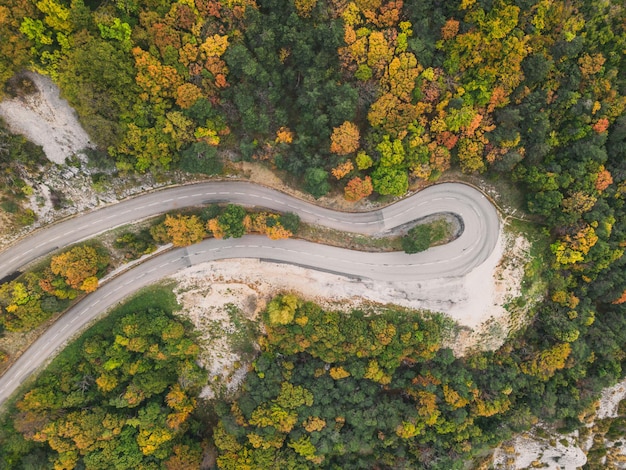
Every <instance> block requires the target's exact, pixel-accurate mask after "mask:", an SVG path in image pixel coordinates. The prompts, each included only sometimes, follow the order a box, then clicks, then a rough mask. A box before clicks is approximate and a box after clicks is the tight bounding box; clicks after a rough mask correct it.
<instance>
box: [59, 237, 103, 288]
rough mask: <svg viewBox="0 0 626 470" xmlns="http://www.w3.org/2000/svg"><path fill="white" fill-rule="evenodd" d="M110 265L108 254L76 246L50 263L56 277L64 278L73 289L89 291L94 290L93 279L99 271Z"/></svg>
mask: <svg viewBox="0 0 626 470" xmlns="http://www.w3.org/2000/svg"><path fill="white" fill-rule="evenodd" d="M108 263H109V257H108V255H106V254H103V253H99V252H98V250H96V249H95V248H94V247H92V246H75V247H74V248H72V249H71V250H68V251H66V252H65V253H61V254H60V255H57V256H54V257H53V258H52V261H51V262H50V269H51V270H52V272H53V273H54V274H56V275H59V276H62V277H63V278H64V279H65V282H67V284H68V285H69V286H70V287H72V288H73V289H83V290H85V289H86V290H87V291H89V292H90V291H91V290H94V289H93V279H90V278H93V277H95V276H96V274H97V273H98V271H99V270H101V269H104V268H105V267H106V266H107V264H108Z"/></svg>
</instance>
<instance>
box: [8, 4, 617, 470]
mask: <svg viewBox="0 0 626 470" xmlns="http://www.w3.org/2000/svg"><path fill="white" fill-rule="evenodd" d="M625 57H626V7H625V6H624V4H623V1H622V0H602V1H591V0H568V1H565V0H454V1H452V0H451V1H438V0H395V1H394V0H391V1H386V0H354V1H349V0H180V1H171V0H113V1H99V0H0V85H2V87H1V88H0V96H7V97H11V96H15V95H18V94H19V89H20V80H21V79H20V72H22V71H23V70H26V69H31V70H35V71H38V72H40V73H42V74H45V75H48V76H49V77H51V78H52V80H53V81H54V82H55V83H56V84H58V86H59V87H60V89H61V92H62V96H63V97H64V98H65V99H67V100H68V102H69V103H70V104H71V105H72V107H73V108H74V109H75V110H76V112H77V114H78V116H79V119H80V122H81V123H82V125H83V126H84V128H85V129H86V131H87V132H88V133H89V135H90V136H91V138H92V140H93V141H94V143H95V144H96V145H97V149H94V150H92V157H93V158H94V160H97V161H99V162H105V163H102V164H103V165H104V166H106V167H107V168H112V169H113V170H112V171H113V172H115V173H117V174H129V173H139V174H143V173H152V174H155V175H158V174H162V173H165V172H169V171H172V170H181V171H184V172H187V173H192V174H197V175H206V176H207V177H210V176H212V175H219V174H220V172H221V171H222V168H223V165H224V164H225V163H226V162H228V161H232V160H244V161H254V162H258V163H259V164H262V165H265V166H266V167H267V168H270V169H272V170H274V171H276V172H277V174H280V175H282V176H283V178H285V179H286V180H288V181H289V183H290V184H295V185H297V186H298V187H299V188H301V189H302V190H304V191H306V192H307V193H309V194H311V195H312V196H313V197H314V198H321V197H323V196H325V195H327V194H338V195H341V196H342V197H343V198H345V199H346V200H347V201H350V202H357V201H360V200H364V199H365V198H370V199H371V200H373V201H381V202H390V201H391V200H392V198H393V197H397V196H403V195H405V194H406V193H407V191H409V188H416V187H423V186H426V185H428V184H432V183H435V182H437V181H440V180H442V179H443V178H447V177H448V178H457V179H461V180H462V179H463V178H465V177H470V176H471V177H477V178H484V179H488V180H490V181H492V182H494V184H496V185H497V184H500V183H502V184H503V185H505V186H504V187H512V188H515V190H516V191H518V193H519V194H523V200H521V201H520V202H519V207H518V208H517V209H518V210H519V212H520V214H522V215H523V217H524V219H525V220H526V221H527V222H526V223H527V224H529V225H531V226H532V231H533V233H535V234H536V239H537V242H536V245H535V246H534V252H533V253H534V254H535V257H536V258H537V260H538V262H535V263H533V264H532V267H530V268H528V272H527V275H528V276H530V277H535V278H539V279H541V281H542V283H543V284H544V285H545V288H544V292H543V298H542V300H541V301H540V302H538V303H537V305H536V306H534V307H533V309H532V312H531V315H530V318H529V319H528V320H527V321H526V322H525V326H524V327H523V328H522V329H521V330H520V331H518V332H516V333H515V334H513V335H511V337H510V338H508V340H507V341H506V342H505V344H504V345H503V346H502V347H500V348H499V349H497V350H496V351H487V352H476V353H473V354H469V355H466V356H465V357H462V358H457V357H455V356H454V355H453V354H452V352H451V350H450V349H449V348H447V347H445V345H444V339H445V338H446V335H447V334H448V333H449V331H451V330H453V329H454V328H455V326H454V325H453V324H452V322H451V321H450V320H448V319H446V318H445V317H444V316H443V315H439V314H436V313H429V312H413V311H408V310H405V309H400V308H392V307H385V308H382V307H380V308H378V309H377V310H376V311H375V312H364V311H361V310H355V311H352V312H351V313H342V312H335V311H332V310H326V309H324V308H322V307H320V306H319V305H316V304H315V303H312V302H309V301H305V300H302V299H300V298H298V297H296V296H294V295H292V294H281V295H278V296H276V297H275V298H274V299H273V300H272V301H271V302H270V303H269V304H268V307H267V309H266V311H265V313H264V314H263V319H262V321H261V322H260V324H259V325H258V331H256V339H257V343H258V344H257V346H258V351H257V355H256V359H255V360H254V361H253V362H252V364H251V365H250V368H249V371H248V373H247V376H246V380H245V383H244V385H243V387H242V389H241V390H240V391H239V393H238V394H237V395H236V396H235V397H228V398H218V399H214V400H203V399H201V398H199V397H198V394H199V392H200V390H201V388H202V386H203V384H204V383H205V382H206V380H207V377H206V373H205V372H204V371H203V370H202V369H201V368H200V367H198V365H197V364H196V359H197V355H198V346H197V344H196V342H195V339H196V333H195V332H194V331H193V328H192V327H191V326H190V325H189V324H188V323H187V322H186V321H185V320H183V319H182V318H180V317H178V316H176V314H175V311H176V306H175V305H174V302H173V301H172V294H171V292H170V293H168V292H165V291H162V290H157V292H156V293H152V294H147V295H143V296H141V295H140V296H139V297H138V298H136V299H134V300H133V301H132V302H131V303H129V304H127V305H126V306H123V307H121V308H120V309H119V310H117V311H116V312H114V313H113V314H112V315H111V316H110V317H109V318H107V319H106V320H105V321H106V322H108V323H107V326H103V327H100V329H98V327H96V329H95V330H91V331H90V332H88V333H87V334H86V335H85V336H83V337H81V339H80V340H78V341H77V342H76V343H73V344H72V346H71V347H70V348H69V349H68V350H66V351H65V352H64V353H63V354H62V355H61V356H60V357H59V358H58V359H57V360H55V362H53V363H52V365H51V367H50V369H48V370H47V371H45V372H43V373H42V374H41V375H40V377H39V378H38V379H37V381H36V382H35V383H34V384H33V385H32V387H31V388H29V390H27V391H23V392H22V393H21V395H20V397H18V398H17V399H16V400H15V401H14V403H13V404H12V405H11V406H10V410H9V411H7V412H6V413H5V414H4V416H3V417H2V421H1V422H0V467H2V468H15V469H39V468H41V469H44V468H55V469H72V468H85V469H112V468H115V469H120V470H122V469H129V468H133V469H146V470H152V469H161V468H165V469H187V468H188V469H192V468H201V467H202V468H212V466H215V467H217V468H224V469H243V468H250V469H252V468H255V469H256V468H258V469H268V468H280V469H282V468H298V469H300V468H342V469H350V468H354V469H361V468H380V469H385V468H389V469H391V468H394V469H395V468H407V469H409V468H410V469H415V468H423V469H442V470H444V469H445V470H450V469H459V470H460V469H464V468H472V467H475V466H478V465H480V464H481V463H483V464H484V462H485V461H486V459H488V457H489V455H490V452H491V450H492V449H493V448H494V447H496V446H497V445H499V444H500V443H501V442H502V441H504V440H506V439H507V438H510V437H511V436H513V435H514V434H516V433H519V432H521V431H524V430H527V429H529V428H530V427H531V426H532V425H534V424H535V423H536V422H537V421H538V420H539V419H541V420H544V421H546V422H550V423H553V424H554V425H555V426H557V427H558V428H559V429H562V430H563V431H564V432H567V431H573V430H576V429H578V428H580V427H581V426H583V421H584V417H585V416H586V415H587V414H588V413H590V410H591V409H592V404H593V403H594V402H595V401H596V400H597V398H598V396H599V393H600V392H601V390H602V389H603V388H605V387H607V386H610V385H613V384H614V383H616V382H617V381H618V380H620V379H622V378H623V377H624V375H625V372H624V370H623V369H624V367H626V354H625V353H624V351H626V271H625V269H624V266H625V264H626V257H625V256H624V254H625V253H624V250H625V247H626V112H625V110H626V59H625ZM0 132H1V134H0V135H1V136H2V139H3V142H6V145H0V169H1V170H2V173H3V176H1V177H0V189H2V191H3V192H6V194H10V191H11V190H12V189H11V188H12V187H14V186H15V185H14V184H13V183H8V181H9V180H10V181H13V180H11V179H10V178H9V176H10V175H12V174H17V173H18V172H19V168H20V167H29V166H36V165H37V164H38V163H40V161H41V159H42V156H41V151H40V150H38V149H36V148H32V147H34V146H32V145H31V144H29V143H28V142H25V141H24V140H23V139H22V140H20V138H18V137H16V136H11V135H10V134H8V132H7V131H6V130H5V129H4V128H2V129H0ZM7 175H8V176H7ZM450 175H451V176H450ZM7 197H8V196H7ZM15 197H16V198H17V196H15ZM16 200H17V199H16ZM11 201H12V200H8V199H7V201H5V202H3V204H9V203H13V202H11ZM16 203H19V201H17V202H16ZM2 207H3V208H4V207H5V206H4V205H3V206H2ZM298 224H299V221H298V220H297V218H296V217H295V216H294V215H293V214H274V213H267V212H263V213H252V214H249V213H246V211H245V210H244V209H243V208H241V207H237V206H233V205H228V206H225V207H210V208H206V209H205V210H204V211H203V212H202V211H200V212H197V213H189V214H177V215H168V216H167V217H165V216H164V217H163V218H162V219H161V220H159V221H157V222H156V223H155V224H154V226H153V227H152V228H151V229H150V230H149V231H145V232H144V233H143V234H140V235H136V234H126V235H124V236H125V237H126V238H123V237H121V238H120V240H119V241H118V243H119V245H120V247H125V249H127V250H128V252H129V255H128V256H129V258H130V257H133V258H134V257H138V256H139V255H141V254H142V253H146V252H149V251H150V250H153V249H154V247H155V246H156V244H159V243H167V242H173V243H174V244H175V245H179V246H183V245H188V244H191V243H194V242H195V241H198V240H200V239H202V238H203V237H206V236H215V237H240V236H242V235H243V234H244V233H245V232H246V231H254V232H260V233H264V234H266V235H267V236H269V237H271V238H285V237H288V236H291V235H294V234H296V233H297V231H298ZM415 236H417V235H415ZM422 242H423V240H422V241H419V243H418V242H416V241H415V240H414V241H412V242H407V243H408V244H407V245H406V246H407V247H408V248H407V249H406V251H411V250H414V251H420V250H422V249H424V248H427V247H428V242H426V243H425V245H424V243H422ZM416 247H418V248H416ZM108 262H109V259H108V255H107V253H106V250H105V249H104V248H103V247H102V246H100V245H98V244H97V243H95V242H94V243H88V244H86V245H80V246H76V247H74V248H72V249H70V250H66V251H64V252H63V253H60V254H57V255H56V256H54V257H53V258H52V259H51V261H50V263H49V264H47V265H45V266H42V267H41V268H40V269H39V270H38V271H37V272H32V273H28V274H27V275H26V277H25V278H22V279H18V280H14V281H12V282H10V283H5V284H3V285H2V286H0V321H1V323H2V329H3V330H8V331H27V330H29V329H31V328H33V327H35V326H38V325H39V324H41V322H42V321H44V320H46V319H47V318H48V317H49V316H50V315H51V314H53V313H55V312H60V311H62V310H63V309H64V308H66V307H67V305H68V304H69V303H70V302H71V301H72V300H73V299H74V298H76V297H77V296H80V295H83V294H84V293H86V292H90V291H92V290H94V289H95V288H96V287H97V283H98V278H99V277H101V276H102V275H103V274H104V273H105V272H106V270H107V266H108ZM519 301H520V302H524V299H523V298H522V299H520V300H519ZM594 465H595V464H594V463H593V461H592V460H590V463H589V464H588V467H589V468H602V467H601V466H597V467H595V466H594ZM485 468H486V467H485Z"/></svg>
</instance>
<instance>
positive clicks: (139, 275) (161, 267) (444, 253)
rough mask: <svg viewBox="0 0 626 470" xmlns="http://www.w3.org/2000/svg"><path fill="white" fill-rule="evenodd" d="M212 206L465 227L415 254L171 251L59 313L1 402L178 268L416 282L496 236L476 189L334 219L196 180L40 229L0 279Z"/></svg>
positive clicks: (208, 244)
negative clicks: (433, 220) (454, 219)
mask: <svg viewBox="0 0 626 470" xmlns="http://www.w3.org/2000/svg"><path fill="white" fill-rule="evenodd" d="M219 201H229V202H233V203H237V204H241V205H246V206H263V207H267V208H269V209H274V210H278V211H291V212H295V213H297V214H299V215H300V217H301V219H302V220H303V221H305V222H311V223H317V224H321V225H325V226H327V227H332V228H335V229H338V230H344V231H350V232H360V233H364V234H382V233H385V232H388V231H390V230H392V229H393V228H395V227H398V226H401V225H403V224H406V223H408V222H411V221H412V220H415V219H419V218H422V217H425V216H427V215H431V214H435V213H441V212H448V213H454V214H457V215H458V216H460V217H461V218H462V220H463V224H464V230H463V233H462V234H461V236H460V237H459V238H457V239H456V240H454V241H453V242H451V243H449V244H447V245H442V246H439V247H434V248H431V249H429V250H427V251H425V252H423V253H419V254H414V255H407V254H404V253H400V252H398V253H363V252H355V251H351V250H345V249H341V248H334V247H329V246H325V245H319V244H314V243H310V242H305V241H302V240H275V241H274V240H270V239H268V238H266V237H261V236H245V237H243V238H239V239H227V240H214V239H209V240H205V241H203V242H202V243H199V244H196V245H193V246H191V247H186V248H178V249H175V250H171V251H169V252H166V253H164V254H162V255H159V256H156V257H154V258H152V259H150V260H149V261H147V262H145V263H142V264H140V265H138V266H137V267H135V268H133V269H130V270H129V271H127V272H125V273H124V274H122V275H120V276H118V277H116V278H115V279H113V280H112V281H110V282H108V283H106V284H105V285H103V286H102V287H101V288H100V289H98V290H97V291H96V292H94V293H92V294H90V295H88V296H87V297H85V298H84V299H83V300H82V301H81V302H79V303H78V304H77V305H75V306H74V307H73V308H72V309H70V310H69V311H68V312H66V314H65V315H63V317H62V318H61V319H60V320H59V321H57V322H56V323H55V324H54V325H52V326H51V327H50V328H49V329H48V330H47V331H46V332H45V333H44V334H43V335H42V336H41V337H40V338H39V339H38V340H37V341H36V342H35V343H34V344H33V345H32V346H31V347H30V348H29V349H28V350H27V351H26V352H25V353H24V354H23V355H22V356H21V357H20V358H19V359H18V360H17V361H16V363H15V364H14V365H13V366H12V367H11V368H10V369H9V370H7V371H6V372H5V374H4V375H3V376H2V377H0V404H2V403H3V402H4V401H5V400H6V399H7V398H8V397H9V396H10V395H11V394H12V393H13V392H14V391H15V390H16V389H17V387H18V386H19V385H20V383H22V382H23V381H24V380H25V379H26V378H27V377H28V376H29V375H31V374H32V373H33V372H34V371H35V370H37V369H38V368H39V367H40V366H41V365H42V364H44V363H46V362H47V361H48V360H49V358H50V357H52V355H53V354H54V352H55V351H57V350H59V349H60V348H61V347H62V346H63V345H64V344H65V343H66V342H67V341H68V340H69V339H70V338H71V337H73V336H74V335H75V334H76V333H78V332H79V331H80V330H81V329H82V328H83V327H84V326H85V325H86V324H87V323H89V322H90V321H92V320H93V319H94V318H96V317H98V316H99V315H101V314H102V313H103V312H105V311H106V310H107V309H109V308H110V307H112V306H114V305H115V304H117V303H119V302H120V301H121V300H123V299H124V298H125V297H128V296H129V295H130V294H132V293H133V292H135V291H136V290H138V289H140V288H142V287H144V286H147V285H149V284H152V283H154V282H155V281H157V280H159V279H162V278H164V277H167V276H170V275H172V274H174V273H176V272H177V271H179V270H181V269H183V268H185V267H188V266H192V265H195V264H199V263H203V262H206V261H213V260H219V259H228V258H257V259H262V260H271V261H280V262H286V263H291V264H296V265H300V266H305V267H310V268H314V269H320V270H324V271H330V272H334V273H338V274H343V275H347V276H351V277H354V278H370V279H376V280H383V281H410V280H415V281H418V280H424V279H433V278H441V277H456V276H462V275H464V274H466V273H468V272H469V271H471V270H472V269H473V268H474V267H476V266H478V265H480V264H481V263H482V262H483V261H485V259H487V257H488V256H489V254H490V253H491V252H492V251H493V249H494V247H495V245H496V242H497V238H498V234H499V219H498V215H497V212H496V210H495V208H494V207H493V205H492V204H491V203H490V202H489V201H488V200H487V199H486V198H485V197H484V196H483V195H482V194H481V193H480V192H478V191H476V190H475V189H473V188H471V187H469V186H466V185H462V184H455V183H445V184H441V185H435V186H431V187H429V188H427V189H425V190H423V191H420V192H419V193H417V194H415V195H413V196H411V197H408V198H406V199H403V200H401V201H399V202H397V203H395V204H393V205H391V206H388V207H385V208H383V209H381V210H376V211H370V212H360V213H341V212H336V211H332V210H329V209H324V208H321V207H318V206H315V205H313V204H310V203H307V202H304V201H301V200H298V199H295V198H293V197H291V196H288V195H286V194H284V193H281V192H278V191H275V190H272V189H268V188H265V187H262V186H258V185H254V184H251V183H243V182H220V183H202V184H196V185H190V186H182V187H177V188H171V189H167V190H162V191H157V192H154V193H150V194H147V195H143V196H139V197H136V198H132V199H129V200H126V201H123V202H120V203H117V204H114V205H112V206H107V207H105V208H103V209H99V210H95V211H93V212H90V213H88V214H85V215H81V216H77V217H75V218H73V219H70V220H67V221H65V222H61V223H58V224H55V225H52V226H50V227H48V228H45V229H42V230H39V231H38V232H36V233H35V234H33V235H31V236H29V237H27V238H25V239H24V240H22V241H20V242H19V243H16V244H14V245H13V246H11V247H10V248H8V249H7V250H5V251H4V252H2V253H0V278H2V277H4V276H6V275H8V274H11V273H13V272H14V271H16V270H18V269H19V268H20V267H21V266H23V265H24V264H26V263H28V262H30V261H33V260H35V259H37V258H38V257H40V256H42V255H44V254H46V253H49V252H50V251H52V250H54V249H56V248H57V247H60V246H66V245H68V244H71V243H74V242H76V241H79V240H82V239H85V238H89V237H91V236H93V235H95V234H97V233H100V232H102V231H105V230H108V229H110V228H113V227H116V226H120V225H124V224H128V223H131V222H132V221H135V220H139V219H142V218H145V217H149V216H153V215H156V214H160V213H162V212H164V211H168V210H172V209H177V208H183V207H186V206H193V205H199V204H207V203H210V202H219Z"/></svg>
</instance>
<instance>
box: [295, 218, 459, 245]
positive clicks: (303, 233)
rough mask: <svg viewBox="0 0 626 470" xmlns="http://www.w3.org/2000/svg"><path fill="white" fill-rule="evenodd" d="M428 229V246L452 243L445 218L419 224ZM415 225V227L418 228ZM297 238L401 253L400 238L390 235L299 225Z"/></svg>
mask: <svg viewBox="0 0 626 470" xmlns="http://www.w3.org/2000/svg"><path fill="white" fill-rule="evenodd" d="M420 225H421V226H427V227H429V228H430V233H431V236H430V246H437V245H442V244H444V243H448V242H450V241H452V240H453V239H454V237H455V233H454V227H453V226H452V224H450V223H449V222H448V220H447V219H446V218H445V217H440V218H436V219H435V220H432V221H430V222H427V223H424V224H420ZM420 225H416V226H420ZM296 236H297V237H298V238H301V239H303V240H307V241H310V242H314V243H322V244H324V245H330V246H336V247H340V248H348V249H351V250H359V251H366V252H382V251H402V250H403V248H402V238H403V237H402V236H401V235H391V236H385V237H372V236H368V235H361V234H359V233H351V232H342V231H340V230H334V229H332V228H327V227H321V226H319V225H311V224H305V223H302V224H300V229H299V230H298V233H297V234H296Z"/></svg>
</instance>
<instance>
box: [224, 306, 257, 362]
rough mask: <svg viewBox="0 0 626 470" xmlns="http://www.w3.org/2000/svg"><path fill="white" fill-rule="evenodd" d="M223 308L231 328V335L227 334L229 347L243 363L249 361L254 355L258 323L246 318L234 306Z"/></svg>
mask: <svg viewBox="0 0 626 470" xmlns="http://www.w3.org/2000/svg"><path fill="white" fill-rule="evenodd" d="M225 308H226V312H227V313H228V319H229V320H230V323H231V324H232V326H233V331H232V333H229V334H227V336H228V341H229V343H230V346H231V348H232V349H233V351H234V352H235V353H238V354H240V355H241V357H242V359H243V360H244V361H248V360H251V359H252V358H253V357H254V356H255V354H256V348H255V345H256V342H257V337H258V335H259V329H258V323H257V322H253V321H251V320H249V319H248V318H246V316H245V314H244V313H243V312H242V310H241V309H240V308H239V307H237V306H236V305H234V304H227V305H225Z"/></svg>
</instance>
